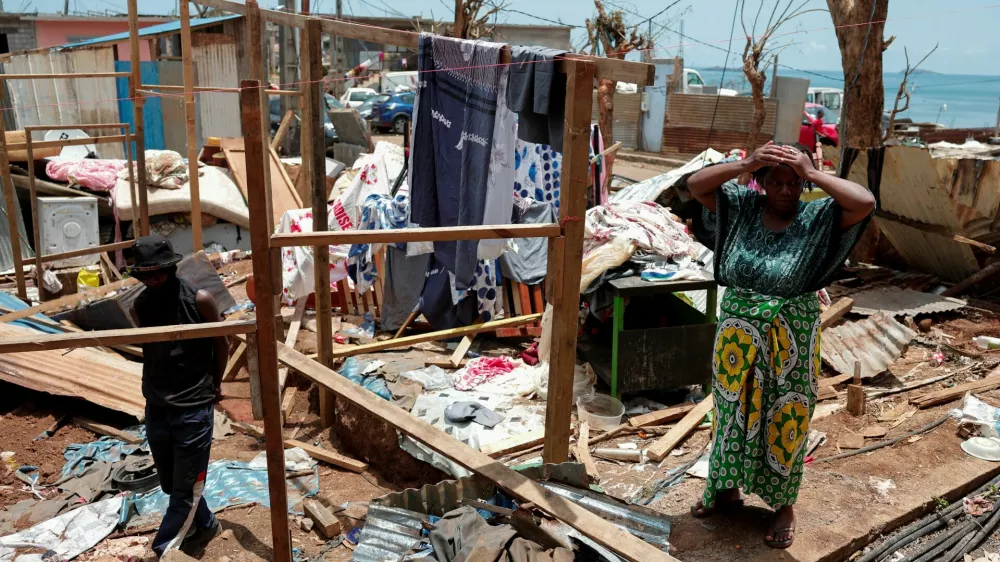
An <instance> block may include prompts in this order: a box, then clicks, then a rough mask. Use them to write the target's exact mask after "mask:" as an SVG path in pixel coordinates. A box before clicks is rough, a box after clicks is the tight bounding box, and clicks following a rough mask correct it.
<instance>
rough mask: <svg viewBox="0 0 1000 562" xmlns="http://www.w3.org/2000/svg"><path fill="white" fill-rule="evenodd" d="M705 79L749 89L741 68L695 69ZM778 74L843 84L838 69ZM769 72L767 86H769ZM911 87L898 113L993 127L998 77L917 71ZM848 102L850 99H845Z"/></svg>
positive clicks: (891, 94) (888, 86)
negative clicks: (905, 106) (906, 108)
mask: <svg viewBox="0 0 1000 562" xmlns="http://www.w3.org/2000/svg"><path fill="white" fill-rule="evenodd" d="M698 72H700V73H701V75H702V77H703V78H704V79H705V82H707V83H708V84H711V85H719V84H720V83H722V87H724V88H730V89H733V90H736V91H738V92H749V91H750V86H749V84H748V83H747V81H746V77H745V76H744V75H743V70H742V69H726V70H725V76H723V70H722V69H721V68H712V69H700V68H699V69H698ZM778 76H791V77H795V78H808V79H809V81H810V82H809V85H810V86H815V87H830V88H841V89H843V87H844V78H843V72H842V71H839V70H809V71H803V70H787V69H779V70H778ZM883 76H884V78H883V80H884V83H885V110H886V111H889V110H891V109H892V104H893V102H894V101H895V99H896V92H897V91H898V90H899V84H900V82H902V80H903V73H902V72H886V73H885V74H884V75H883ZM770 78H771V76H770V73H769V74H768V86H765V87H768V88H769V87H770ZM909 83H910V88H911V89H912V90H913V94H912V96H911V101H910V109H909V111H906V112H903V113H900V116H901V117H909V118H910V119H912V120H913V121H915V122H931V123H940V124H942V125H944V126H946V127H948V128H972V127H994V126H996V125H997V109H998V107H1000V76H989V75H966V74H939V73H934V72H918V73H917V74H914V75H911V76H910V82H909ZM848 103H850V100H848ZM902 103H903V102H900V105H902Z"/></svg>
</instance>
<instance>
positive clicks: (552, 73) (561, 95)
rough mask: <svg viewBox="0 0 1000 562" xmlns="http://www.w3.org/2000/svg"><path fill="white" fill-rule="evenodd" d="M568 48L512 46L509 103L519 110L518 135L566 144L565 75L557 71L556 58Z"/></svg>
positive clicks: (554, 144) (559, 146)
mask: <svg viewBox="0 0 1000 562" xmlns="http://www.w3.org/2000/svg"><path fill="white" fill-rule="evenodd" d="M565 54H566V51H560V50H556V49H547V48H544V47H513V48H512V49H511V56H510V60H511V63H513V64H512V65H511V71H510V83H509V85H508V87H507V105H508V106H509V107H510V109H511V111H514V112H515V113H517V114H518V130H517V131H518V132H517V136H518V138H519V139H521V140H523V141H526V142H531V143H535V144H547V145H550V146H551V147H552V148H553V149H554V150H555V151H556V152H562V148H563V121H564V120H565V115H566V75H565V74H562V73H559V72H556V67H555V58H556V57H558V56H562V55H565Z"/></svg>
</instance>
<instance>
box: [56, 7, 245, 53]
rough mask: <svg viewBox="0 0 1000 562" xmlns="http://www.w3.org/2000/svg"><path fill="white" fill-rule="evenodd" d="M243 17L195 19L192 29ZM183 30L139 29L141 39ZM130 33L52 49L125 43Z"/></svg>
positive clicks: (176, 25)
mask: <svg viewBox="0 0 1000 562" xmlns="http://www.w3.org/2000/svg"><path fill="white" fill-rule="evenodd" d="M242 17H243V16H241V15H237V14H230V15H227V16H219V17H214V18H195V19H193V20H191V22H190V23H191V29H198V28H201V27H209V26H213V25H218V24H220V23H222V22H224V21H228V20H231V19H237V18H242ZM180 30H181V22H180V20H177V21H170V22H167V23H161V24H157V25H150V26H148V27H141V28H139V38H140V39H142V38H143V37H150V36H153V35H160V34H163V33H171V32H173V33H177V32H179V31H180ZM128 37H129V35H128V32H127V31H123V32H121V33H115V34H113V35H104V36H102V37H94V38H93V39H87V40H86V41H79V42H76V43H67V44H65V45H58V46H55V47H52V48H53V49H74V48H77V47H92V46H94V45H100V44H102V43H121V42H123V41H128Z"/></svg>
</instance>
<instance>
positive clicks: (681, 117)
mask: <svg viewBox="0 0 1000 562" xmlns="http://www.w3.org/2000/svg"><path fill="white" fill-rule="evenodd" d="M764 106H765V107H766V108H767V116H766V117H765V118H764V127H763V128H762V129H761V132H762V133H764V134H766V135H774V118H775V115H776V114H777V108H778V102H777V100H773V99H769V100H765V101H764ZM713 117H714V124H713ZM752 123H753V99H751V98H749V97H746V96H711V95H705V94H675V93H671V94H670V97H669V99H668V100H667V121H666V123H665V124H664V126H663V128H664V130H666V129H668V128H671V127H691V128H694V129H704V130H706V131H707V130H708V129H710V128H711V129H715V130H716V131H733V132H740V133H749V132H750V126H751V124H752Z"/></svg>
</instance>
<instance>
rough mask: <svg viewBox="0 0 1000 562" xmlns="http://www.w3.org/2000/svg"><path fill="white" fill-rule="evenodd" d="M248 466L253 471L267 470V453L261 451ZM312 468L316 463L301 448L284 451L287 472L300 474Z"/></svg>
mask: <svg viewBox="0 0 1000 562" xmlns="http://www.w3.org/2000/svg"><path fill="white" fill-rule="evenodd" d="M248 466H249V467H250V468H252V469H254V470H267V452H266V451H261V452H260V454H258V455H257V456H256V457H254V458H253V460H252V461H250V464H249V465H248ZM314 466H316V461H315V460H314V459H313V458H312V457H310V456H309V453H307V452H305V451H304V450H302V448H301V447H292V448H291V449H285V470H287V471H288V472H302V471H303V470H309V469H310V468H312V467H314Z"/></svg>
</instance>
